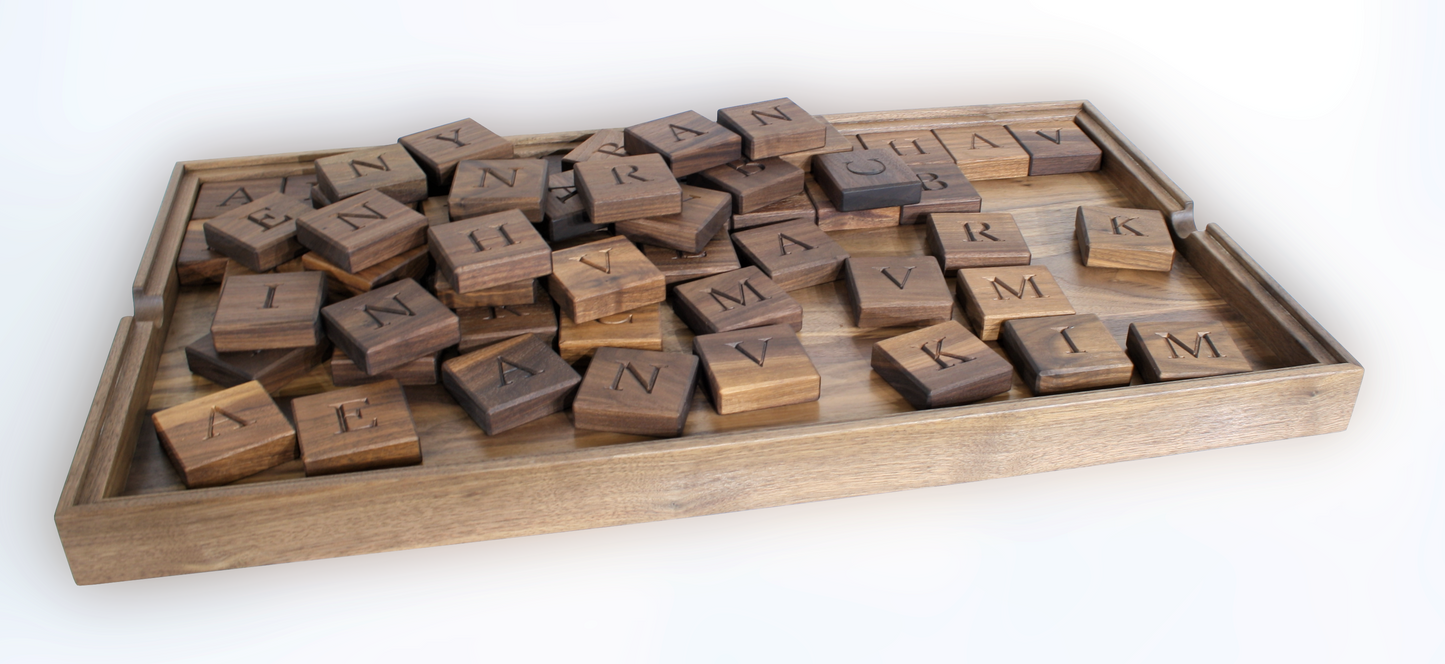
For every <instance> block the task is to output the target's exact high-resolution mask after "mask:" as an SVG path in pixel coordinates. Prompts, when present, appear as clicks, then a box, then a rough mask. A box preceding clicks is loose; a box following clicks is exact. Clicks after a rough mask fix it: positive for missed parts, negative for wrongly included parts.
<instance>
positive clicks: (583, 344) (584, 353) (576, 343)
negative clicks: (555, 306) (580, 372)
mask: <svg viewBox="0 0 1445 664" xmlns="http://www.w3.org/2000/svg"><path fill="white" fill-rule="evenodd" d="M658 307H659V305H656V304H649V305H647V306H645V307H638V308H637V309H633V310H632V311H624V312H622V313H620V314H612V315H611V316H603V317H601V318H598V319H597V320H592V321H587V322H586V323H577V322H573V320H572V319H571V318H568V317H566V316H563V317H562V320H561V324H562V325H561V329H560V330H559V331H558V332H557V349H558V350H559V351H561V353H562V359H564V360H566V361H568V362H576V361H578V360H581V359H583V358H587V357H591V356H592V354H593V353H595V352H596V351H597V349H598V348H604V347H611V348H633V349H637V350H662V314H661V313H660V312H659V310H658Z"/></svg>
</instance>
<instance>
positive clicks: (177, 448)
mask: <svg viewBox="0 0 1445 664" xmlns="http://www.w3.org/2000/svg"><path fill="white" fill-rule="evenodd" d="M151 421H152V422H153V423H154V424H155V427H156V435H157V436H159V437H160V439H161V447H162V448H163V449H164V450H165V452H166V456H169V457H170V459H171V462H172V463H173V464H174V465H175V467H176V471H177V472H179V473H180V475H181V479H182V481H184V482H185V484H186V486H187V487H188V488H191V489H195V488H199V487H205V486H218V485H221V484H227V483H230V482H234V481H236V480H239V479H241V478H243V477H249V476H251V475H255V474H256V473H259V472H261V471H263V470H266V469H267V468H271V467H273V466H278V465H280V464H283V463H285V462H287V461H290V460H292V459H295V458H296V430H295V429H294V428H292V427H291V423H290V422H288V421H286V416H285V415H282V414H281V409H280V408H277V407H276V402H274V401H272V400H271V395H269V394H266V390H265V388H262V387H261V384H260V383H258V382H255V381H252V382H249V383H242V384H240V385H237V386H235V387H232V388H229V389H225V390H221V391H220V392H216V393H214V394H210V395H207V396H204V397H201V398H199V399H195V400H192V401H187V402H186V403H183V404H181V405H179V406H173V407H171V408H167V409H165V410H161V411H157V412H156V413H155V414H154V415H151Z"/></svg>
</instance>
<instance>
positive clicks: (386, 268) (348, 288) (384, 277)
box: [301, 247, 431, 300]
mask: <svg viewBox="0 0 1445 664" xmlns="http://www.w3.org/2000/svg"><path fill="white" fill-rule="evenodd" d="M301 267H303V268H305V269H307V270H311V271H313V272H325V273H326V290H327V292H328V293H330V294H331V296H332V298H334V299H338V300H344V299H346V298H348V297H351V296H353V295H360V294H361V293H365V292H367V291H369V290H374V289H376V288H377V287H379V286H385V285H387V284H389V283H392V282H394V281H397V280H399V279H420V278H422V276H423V275H425V274H426V271H427V269H428V268H430V267H431V254H428V253H427V248H426V247H415V248H412V249H408V250H406V251H404V252H402V253H400V254H397V255H395V256H392V257H391V258H388V259H386V260H384V261H382V262H380V263H377V264H376V265H373V266H371V267H369V268H366V269H365V270H362V271H360V272H356V273H354V274H353V273H351V272H347V271H346V270H343V269H341V268H339V267H337V266H336V265H334V264H332V263H331V261H328V260H326V259H325V258H322V257H321V255H320V254H318V253H316V252H314V251H312V252H308V253H307V254H305V255H303V256H302V257H301Z"/></svg>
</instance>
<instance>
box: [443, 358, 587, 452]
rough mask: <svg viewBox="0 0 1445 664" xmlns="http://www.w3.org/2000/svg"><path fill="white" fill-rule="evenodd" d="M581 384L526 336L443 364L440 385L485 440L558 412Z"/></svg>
mask: <svg viewBox="0 0 1445 664" xmlns="http://www.w3.org/2000/svg"><path fill="white" fill-rule="evenodd" d="M580 382H582V377H581V376H579V375H577V372H576V371H575V370H573V369H572V367H571V366H569V365H568V364H567V363H566V362H563V361H562V358H561V357H558V356H557V354H556V353H554V352H552V349H551V348H550V347H548V346H547V345H546V344H545V343H542V340H541V339H538V338H537V337H535V336H532V335H530V334H529V335H524V336H520V337H514V338H512V339H508V340H506V341H503V342H500V343H495V344H492V345H490V346H487V347H485V348H482V349H480V350H475V351H472V352H470V353H467V354H466V355H462V356H459V357H454V358H452V359H450V360H447V361H446V362H444V363H442V384H443V385H445V386H446V388H447V391H448V392H450V393H451V394H452V397H454V398H455V399H456V400H457V403H458V404H460V405H461V407H462V409H463V410H465V411H467V415H470V416H471V418H472V420H473V421H475V422H476V423H477V426H480V427H481V428H482V431H485V432H486V433H487V435H489V436H491V435H496V434H498V433H501V432H503V431H506V430H508V429H513V428H515V427H518V426H521V425H523V424H526V423H528V422H531V421H533V420H537V419H540V418H543V417H546V416H547V415H551V414H552V413H559V412H562V411H563V410H565V409H566V408H567V403H568V402H569V401H570V400H571V397H572V393H573V392H574V391H576V388H577V384H578V383H580Z"/></svg>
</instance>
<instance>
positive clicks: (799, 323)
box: [672, 265, 948, 334]
mask: <svg viewBox="0 0 1445 664" xmlns="http://www.w3.org/2000/svg"><path fill="white" fill-rule="evenodd" d="M947 295H948V291H947V290H945V291H944V296H945V297H947ZM672 302H673V307H672V310H673V312H674V313H676V314H677V317H678V318H681V319H682V320H683V322H685V323H687V326H688V327H689V328H692V331H693V332H694V333H695V334H714V333H717V332H731V331H733V330H741V329H745V328H749V327H764V326H767V325H787V326H789V327H791V328H793V331H795V332H797V331H801V330H802V329H803V305H801V304H798V301H797V300H795V299H793V297H792V296H791V295H788V293H787V292H786V291H784V290H783V289H781V288H778V285H777V284H775V283H773V280H772V279H769V278H768V277H767V275H765V274H763V272H762V270H759V269H758V268H757V267H754V266H752V265H749V266H747V267H745V268H742V269H739V270H734V271H732V272H727V273H724V274H719V275H715V276H711V277H707V278H706V279H699V280H697V281H690V282H688V283H685V284H681V285H679V286H677V287H676V288H674V289H673V290H672Z"/></svg>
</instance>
